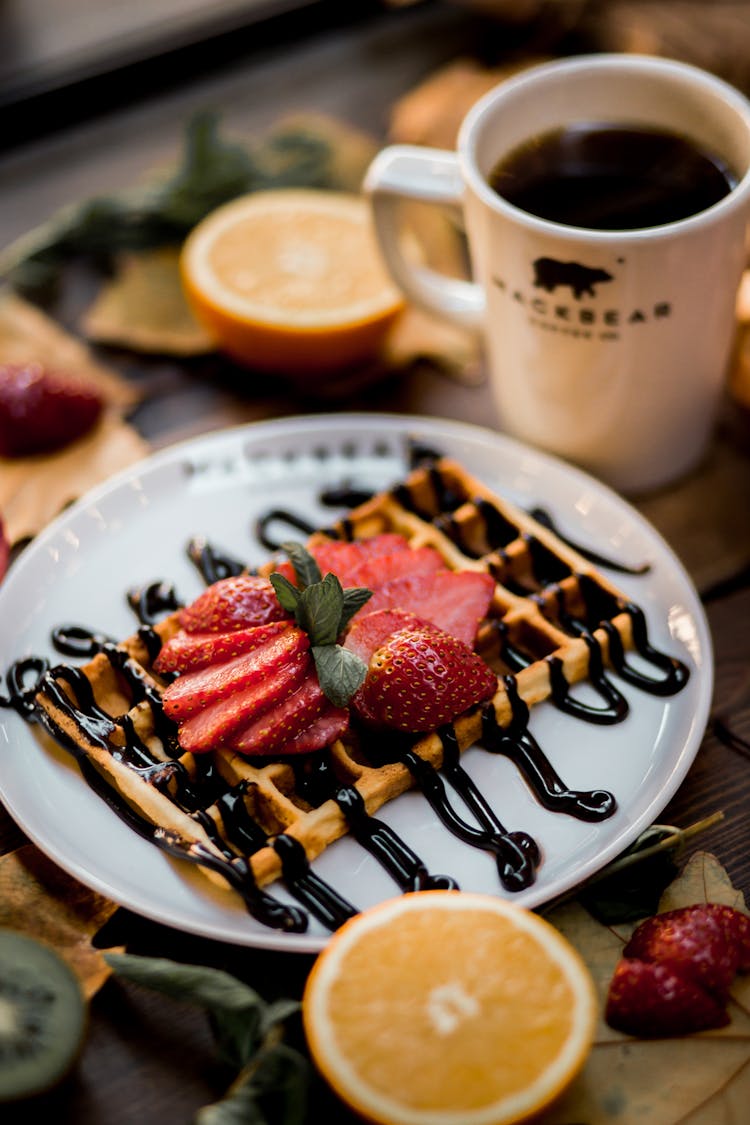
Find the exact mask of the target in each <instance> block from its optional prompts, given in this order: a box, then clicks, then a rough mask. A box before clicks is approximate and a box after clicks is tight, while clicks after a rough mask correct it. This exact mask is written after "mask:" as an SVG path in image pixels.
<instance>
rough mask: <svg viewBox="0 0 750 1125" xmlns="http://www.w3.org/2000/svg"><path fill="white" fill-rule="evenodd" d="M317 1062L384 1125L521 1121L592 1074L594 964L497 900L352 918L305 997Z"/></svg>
mask: <svg viewBox="0 0 750 1125" xmlns="http://www.w3.org/2000/svg"><path fill="white" fill-rule="evenodd" d="M302 1013H303V1020H304V1026H305V1032H306V1035H307V1040H308V1044H309V1048H310V1053H311V1055H312V1057H313V1060H314V1061H315V1063H316V1065H317V1067H318V1068H319V1070H320V1071H321V1073H322V1074H323V1076H324V1077H325V1078H326V1080H327V1081H328V1082H329V1084H330V1085H331V1086H332V1088H333V1089H334V1090H335V1091H336V1092H337V1094H338V1095H339V1097H340V1098H341V1099H342V1100H343V1101H344V1102H346V1103H347V1104H348V1105H349V1106H350V1107H351V1108H352V1109H354V1110H355V1111H356V1112H357V1113H359V1114H360V1115H361V1116H364V1117H365V1118H367V1119H368V1120H371V1121H375V1122H380V1123H382V1125H510V1123H511V1122H517V1121H521V1120H524V1119H526V1118H527V1117H529V1116H531V1115H532V1114H536V1113H538V1112H540V1111H541V1110H542V1109H543V1108H544V1107H545V1106H547V1105H549V1103H550V1102H551V1101H553V1100H554V1098H555V1097H557V1095H558V1094H560V1093H561V1092H562V1091H563V1089H565V1087H566V1086H567V1085H568V1084H569V1083H570V1081H571V1080H572V1079H573V1077H574V1076H575V1074H576V1073H577V1072H578V1071H579V1069H580V1068H581V1066H582V1065H583V1063H584V1061H585V1059H586V1057H587V1055H588V1052H589V1050H590V1048H591V1044H592V1040H593V1034H594V1026H595V1020H596V998H595V992H594V985H593V982H592V979H591V976H590V973H589V971H588V969H587V968H586V966H585V964H584V962H583V961H582V960H581V958H580V956H579V955H578V953H577V952H576V950H575V949H574V948H573V946H572V945H571V944H570V943H569V942H568V941H567V939H566V938H564V937H563V936H562V935H561V934H560V933H559V931H557V930H555V929H554V927H552V926H551V925H550V924H549V923H548V922H546V921H544V919H542V918H540V917H539V916H538V915H536V914H534V913H532V912H531V911H528V910H525V909H523V908H522V907H519V906H517V905H515V904H514V903H511V902H508V901H507V900H504V899H500V898H494V897H492V896H490V895H482V894H474V893H468V892H462V891H424V892H416V893H411V894H406V895H403V896H401V897H399V898H395V899H391V900H388V901H387V902H384V903H381V904H379V905H378V906H375V907H373V908H372V909H370V910H366V911H364V912H363V913H362V914H359V915H357V916H355V917H354V918H353V919H351V920H350V921H349V922H347V923H346V924H345V925H344V926H343V927H342V928H341V929H340V930H339V931H338V932H337V933H336V934H335V935H334V936H333V938H332V939H331V941H330V942H329V944H328V945H327V946H326V947H325V949H324V950H323V952H322V953H321V954H320V955H319V957H318V959H317V961H316V962H315V964H314V965H313V968H312V971H311V973H310V976H309V978H308V981H307V984H306V987H305V991H304V995H303V1001H302Z"/></svg>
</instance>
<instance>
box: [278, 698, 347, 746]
mask: <svg viewBox="0 0 750 1125" xmlns="http://www.w3.org/2000/svg"><path fill="white" fill-rule="evenodd" d="M348 727H349V712H348V711H347V710H346V708H345V707H334V705H333V704H332V703H329V705H328V707H327V709H326V710H325V711H323V713H322V714H321V715H319V716H318V718H317V719H313V721H312V722H311V723H310V725H309V726H308V727H305V729H304V730H303V731H300V733H299V734H297V735H295V737H294V738H292V739H290V740H289V742H287V743H285V744H284V746H282V748H281V750H280V753H281V754H312V753H314V752H315V751H316V750H322V749H323V747H324V746H330V745H331V743H332V742H335V741H336V739H337V738H341V736H342V735H343V734H345V733H346V731H347V729H348Z"/></svg>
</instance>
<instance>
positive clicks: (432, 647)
mask: <svg viewBox="0 0 750 1125" xmlns="http://www.w3.org/2000/svg"><path fill="white" fill-rule="evenodd" d="M417 620H418V619H417ZM496 688H497V680H496V677H495V673H494V672H493V671H492V669H491V668H490V667H489V666H488V665H487V664H485V662H484V661H483V660H482V659H481V657H479V656H477V654H476V653H475V652H473V651H472V649H470V648H469V646H468V645H467V644H465V643H464V642H463V641H461V640H458V638H457V637H453V636H451V635H450V634H449V633H446V632H444V631H443V630H442V629H438V628H437V626H435V625H432V624H430V623H429V622H426V621H423V622H419V623H418V624H416V625H415V624H413V623H412V624H410V625H409V626H407V627H406V628H402V629H398V630H397V631H396V632H394V633H392V634H391V635H390V636H389V637H387V638H386V639H385V640H384V641H383V642H382V643H381V644H380V645H379V646H378V647H377V648H376V649H375V650H374V651H373V653H372V655H371V656H370V660H369V664H368V668H367V675H366V677H365V680H364V682H363V684H362V686H361V687H360V688H359V690H358V691H357V692H356V694H355V695H354V697H353V699H352V706H353V708H354V710H355V712H356V713H357V714H358V715H359V717H360V718H361V719H362V720H363V721H364V722H366V723H368V724H371V725H374V726H379V727H391V728H393V729H395V730H400V731H408V732H412V733H415V734H418V733H420V732H424V731H430V730H435V729H436V728H437V727H440V726H442V725H443V724H444V723H448V722H450V721H451V720H452V719H455V718H456V716H458V715H460V714H461V713H462V712H463V711H466V710H467V709H468V708H469V707H473V706H475V705H476V704H477V703H481V702H482V701H483V700H486V699H490V698H491V697H492V696H493V695H494V694H495V691H496Z"/></svg>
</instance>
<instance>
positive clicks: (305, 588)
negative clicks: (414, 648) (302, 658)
mask: <svg viewBox="0 0 750 1125" xmlns="http://www.w3.org/2000/svg"><path fill="white" fill-rule="evenodd" d="M281 547H282V550H283V551H285V552H286V554H287V555H288V556H289V561H290V562H291V564H292V566H293V567H294V573H295V574H296V576H297V581H298V583H299V585H297V586H295V585H294V584H293V583H291V582H290V581H289V579H288V578H286V577H285V576H284V575H283V574H271V575H270V576H269V577H270V579H271V583H272V585H273V588H274V590H275V591H276V597H277V598H278V599H279V601H280V603H281V605H282V606H283V607H284V609H285V610H287V611H288V612H289V613H293V614H294V619H295V621H296V622H297V624H298V625H299V627H300V629H304V631H305V632H306V633H307V635H308V637H309V638H310V651H311V652H312V657H313V660H314V661H315V671H316V672H317V674H318V681H319V683H320V687H321V690H322V691H323V694H324V695H325V696H327V698H328V699H330V701H331V703H333V705H334V706H335V707H346V706H347V705H348V703H349V700H350V699H351V697H352V696H353V695H354V693H355V691H356V690H357V688H358V687H360V685H361V684H362V682H363V680H364V678H365V676H366V675H367V665H366V664H365V663H364V661H363V660H360V658H359V657H358V656H356V655H355V654H354V653H353V652H350V651H349V650H348V649H346V648H344V647H343V646H342V645H340V644H338V643H337V642H338V638H339V637H340V636H341V634H342V632H343V631H344V629H345V628H346V626H347V625H348V624H349V622H350V621H351V619H352V617H353V616H354V614H355V613H357V612H358V611H359V610H360V609H361V608H362V606H363V605H364V604H365V603H366V602H367V601H368V600H369V599H370V598H371V597H372V590H368V589H366V588H365V587H364V586H350V587H349V588H348V589H346V590H345V589H344V588H343V587H342V585H341V583H340V581H339V580H338V578H337V577H336V575H335V574H326V576H325V578H324V577H323V575H322V574H321V570H320V567H319V566H318V564H317V562H316V561H315V559H314V558H313V556H312V555H311V554H310V552H309V551H308V550H306V548H305V547H303V546H302V545H301V544H300V543H295V542H287V543H282V544H281Z"/></svg>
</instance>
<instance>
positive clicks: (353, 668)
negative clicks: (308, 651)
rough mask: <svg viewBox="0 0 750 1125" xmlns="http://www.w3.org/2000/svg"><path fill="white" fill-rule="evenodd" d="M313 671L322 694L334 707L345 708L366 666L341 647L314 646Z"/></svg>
mask: <svg viewBox="0 0 750 1125" xmlns="http://www.w3.org/2000/svg"><path fill="white" fill-rule="evenodd" d="M312 655H313V660H314V661H315V670H316V672H317V673H318V681H319V683H320V687H321V689H322V691H323V694H324V695H325V696H327V698H328V699H330V701H331V703H333V705H334V707H346V706H348V704H349V700H350V699H351V697H352V696H353V695H354V693H355V691H356V690H357V688H358V687H360V685H361V684H362V683H363V682H364V678H365V676H366V675H367V665H366V664H365V662H364V660H360V658H359V657H358V656H355V654H354V653H353V652H350V651H349V649H347V648H343V647H342V646H341V645H314V646H313V648H312Z"/></svg>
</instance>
